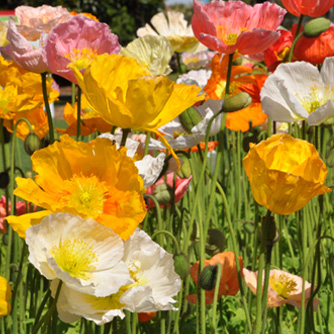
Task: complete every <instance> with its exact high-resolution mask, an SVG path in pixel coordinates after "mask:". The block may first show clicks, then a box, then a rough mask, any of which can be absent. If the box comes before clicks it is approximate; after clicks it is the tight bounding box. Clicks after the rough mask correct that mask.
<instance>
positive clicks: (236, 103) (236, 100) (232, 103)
mask: <svg viewBox="0 0 334 334" xmlns="http://www.w3.org/2000/svg"><path fill="white" fill-rule="evenodd" d="M251 103H252V98H251V97H250V95H249V94H248V93H246V92H242V93H239V94H237V95H234V96H232V97H231V98H229V99H226V100H225V101H224V105H223V109H224V112H234V111H238V110H241V109H243V108H246V107H248V106H249V105H250V104H251Z"/></svg>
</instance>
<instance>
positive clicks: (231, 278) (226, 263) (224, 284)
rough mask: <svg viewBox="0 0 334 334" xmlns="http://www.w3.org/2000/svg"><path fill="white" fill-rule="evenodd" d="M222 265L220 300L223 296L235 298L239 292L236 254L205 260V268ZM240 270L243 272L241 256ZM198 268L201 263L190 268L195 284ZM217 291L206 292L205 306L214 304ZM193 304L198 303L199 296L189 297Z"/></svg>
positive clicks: (215, 256)
mask: <svg viewBox="0 0 334 334" xmlns="http://www.w3.org/2000/svg"><path fill="white" fill-rule="evenodd" d="M216 264H220V265H221V266H222V272H221V277H220V286H219V292H218V298H220V297H221V296H223V295H226V296H235V295H236V294H237V293H238V291H239V282H238V274H237V264H236V261H235V256H234V252H223V253H218V254H216V255H214V256H213V257H212V258H211V259H210V260H204V266H205V267H206V266H210V265H211V266H214V265H216ZM239 264H240V270H241V272H242V270H243V261H242V257H241V256H239ZM198 266H199V261H197V262H196V263H194V264H193V265H192V267H191V268H190V276H191V277H192V279H193V280H194V282H195V284H196V285H197V283H198ZM214 293H215V289H212V290H206V291H205V304H206V305H208V304H212V303H213V297H214ZM186 298H187V300H188V301H190V302H191V303H194V304H196V303H197V294H193V295H189V296H187V297H186Z"/></svg>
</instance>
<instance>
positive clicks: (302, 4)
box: [282, 0, 334, 17]
mask: <svg viewBox="0 0 334 334" xmlns="http://www.w3.org/2000/svg"><path fill="white" fill-rule="evenodd" d="M282 3H283V6H284V7H285V8H286V9H287V10H288V12H290V13H291V14H293V15H295V16H300V15H309V16H312V17H318V16H322V15H324V14H325V13H327V12H328V11H329V9H330V8H331V7H333V5H334V0H282Z"/></svg>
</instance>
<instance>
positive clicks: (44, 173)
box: [8, 135, 146, 239]
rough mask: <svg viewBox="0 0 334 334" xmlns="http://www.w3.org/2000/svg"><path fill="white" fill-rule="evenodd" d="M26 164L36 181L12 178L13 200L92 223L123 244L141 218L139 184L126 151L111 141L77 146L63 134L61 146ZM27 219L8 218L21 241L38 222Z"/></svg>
mask: <svg viewBox="0 0 334 334" xmlns="http://www.w3.org/2000/svg"><path fill="white" fill-rule="evenodd" d="M31 159H32V163H33V169H34V171H35V172H36V173H37V174H38V175H37V176H36V177H35V181H34V180H32V179H29V178H28V179H24V178H19V177H18V178H16V182H17V185H18V187H17V188H16V189H15V191H14V194H15V195H16V196H19V197H21V198H23V199H25V200H28V201H30V202H33V203H35V204H37V205H38V206H40V207H42V208H45V209H47V210H48V211H50V212H51V213H56V212H70V213H72V214H75V215H79V216H81V217H83V218H86V217H90V218H93V219H95V220H96V221H98V222H99V223H101V224H102V225H104V226H107V227H110V228H112V229H113V230H114V231H115V232H116V233H117V234H119V235H120V236H121V238H123V239H127V238H128V237H129V236H130V235H131V234H132V233H133V231H134V230H135V229H136V227H137V226H138V224H139V223H140V222H141V221H142V220H143V219H144V217H145V215H146V210H145V203H144V200H143V196H142V194H141V191H142V189H143V180H142V179H141V177H140V176H139V174H138V169H137V168H136V167H135V164H134V162H133V161H132V159H131V158H129V157H127V156H126V148H124V147H123V148H121V149H120V150H117V149H116V146H115V145H114V144H113V143H112V141H110V140H108V139H104V138H98V139H96V140H93V141H92V142H91V143H82V142H76V141H75V140H74V139H72V138H70V137H69V136H68V135H64V136H62V137H61V142H60V143H59V142H55V143H54V144H53V145H50V146H48V147H47V148H44V149H41V150H39V151H37V152H35V153H34V154H33V155H32V157H31ZM41 217H42V218H43V214H42V216H41ZM27 218H29V216H27ZM32 218H34V220H33V221H29V220H27V219H25V218H24V216H21V217H20V218H17V217H14V216H11V217H9V218H8V222H9V224H11V226H12V227H13V228H14V230H16V231H18V233H20V235H21V236H24V235H25V230H26V229H27V228H28V227H29V226H30V225H31V224H36V223H39V222H40V220H41V219H36V216H33V217H32ZM37 218H39V217H37Z"/></svg>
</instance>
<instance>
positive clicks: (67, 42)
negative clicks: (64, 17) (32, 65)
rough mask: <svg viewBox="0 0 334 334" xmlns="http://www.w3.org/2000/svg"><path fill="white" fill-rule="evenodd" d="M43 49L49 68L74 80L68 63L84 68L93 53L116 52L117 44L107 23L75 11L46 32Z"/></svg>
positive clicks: (89, 61)
mask: <svg viewBox="0 0 334 334" xmlns="http://www.w3.org/2000/svg"><path fill="white" fill-rule="evenodd" d="M44 50H45V51H44V53H43V58H44V61H45V63H46V64H47V66H48V68H49V70H50V71H51V72H52V73H55V74H58V75H60V76H62V77H64V78H66V79H67V80H69V81H72V82H74V83H77V81H76V79H75V76H74V74H73V70H72V69H70V68H68V67H67V65H68V64H70V63H74V64H75V66H77V67H78V68H79V70H82V71H84V69H85V68H87V67H88V66H89V65H90V63H91V62H92V61H93V60H94V59H95V57H96V56H97V55H100V54H104V53H108V54H112V53H119V52H120V50H121V46H120V44H119V43H118V37H117V36H116V35H115V34H113V33H112V32H111V31H110V29H109V26H108V25H107V24H105V23H100V22H96V21H94V20H91V19H89V18H87V17H86V16H84V15H76V16H73V17H72V18H71V19H70V20H68V21H67V22H65V23H63V24H60V25H59V26H57V27H56V28H55V29H53V30H52V31H51V32H50V34H49V35H48V37H47V39H46V42H45V48H44Z"/></svg>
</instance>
